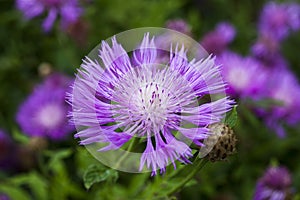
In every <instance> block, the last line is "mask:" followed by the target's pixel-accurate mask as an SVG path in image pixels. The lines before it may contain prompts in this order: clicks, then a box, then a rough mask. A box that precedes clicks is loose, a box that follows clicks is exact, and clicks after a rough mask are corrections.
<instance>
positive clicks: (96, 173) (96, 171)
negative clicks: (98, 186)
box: [83, 165, 119, 189]
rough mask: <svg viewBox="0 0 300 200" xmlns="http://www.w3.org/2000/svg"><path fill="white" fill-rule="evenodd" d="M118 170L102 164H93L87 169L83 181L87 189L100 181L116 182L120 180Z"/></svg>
mask: <svg viewBox="0 0 300 200" xmlns="http://www.w3.org/2000/svg"><path fill="white" fill-rule="evenodd" d="M118 177H119V175H118V172H117V171H116V170H113V169H107V168H105V167H103V166H102V165H91V166H89V167H88V169H87V170H86V172H85V174H84V176H83V181H84V186H85V188H86V189H90V188H91V187H92V185H94V184H95V183H100V182H104V181H107V182H112V183H114V182H116V181H117V180H118Z"/></svg>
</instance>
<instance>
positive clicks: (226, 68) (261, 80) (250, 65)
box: [218, 52, 267, 99]
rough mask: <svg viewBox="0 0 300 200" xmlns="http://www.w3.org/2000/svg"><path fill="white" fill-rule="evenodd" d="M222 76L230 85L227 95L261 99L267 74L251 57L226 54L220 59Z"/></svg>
mask: <svg viewBox="0 0 300 200" xmlns="http://www.w3.org/2000/svg"><path fill="white" fill-rule="evenodd" d="M218 62H219V63H220V64H222V74H223V77H224V79H225V81H226V82H227V83H228V88H227V93H228V94H230V95H232V96H239V97H251V98H254V99H256V98H260V97H261V96H262V92H263V90H262V89H263V88H264V87H263V86H264V84H265V81H266V77H267V73H266V71H265V70H264V69H263V68H262V67H261V66H260V64H259V63H258V62H256V61H255V60H254V59H252V58H250V57H242V56H240V55H238V54H235V53H231V52H225V53H223V54H222V55H221V56H220V57H219V58H218Z"/></svg>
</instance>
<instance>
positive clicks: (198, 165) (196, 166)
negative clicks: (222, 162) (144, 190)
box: [167, 159, 208, 196]
mask: <svg viewBox="0 0 300 200" xmlns="http://www.w3.org/2000/svg"><path fill="white" fill-rule="evenodd" d="M207 162H208V160H207V159H201V160H196V161H195V163H194V164H193V169H192V171H191V172H190V173H188V175H187V176H186V177H185V178H184V179H183V180H182V181H180V183H178V184H177V185H176V186H175V187H173V188H172V189H171V190H169V191H168V192H167V196H170V195H172V194H173V193H175V192H177V191H179V190H180V189H181V188H183V187H184V185H185V184H187V183H188V182H189V181H190V180H191V179H192V178H193V177H194V176H195V175H196V173H197V172H199V171H200V170H201V169H202V168H203V167H204V166H205V164H206V163H207Z"/></svg>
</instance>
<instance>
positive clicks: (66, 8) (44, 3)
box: [16, 0, 82, 32]
mask: <svg viewBox="0 0 300 200" xmlns="http://www.w3.org/2000/svg"><path fill="white" fill-rule="evenodd" d="M16 6H17V8H18V9H19V10H20V11H22V12H23V14H24V17H25V18H26V19H32V18H34V17H37V16H40V15H42V14H43V13H45V12H46V13H47V17H46V19H45V20H44V21H43V24H42V27H43V29H44V31H45V32H48V31H50V30H51V28H52V26H53V24H54V22H55V20H56V19H57V18H58V16H59V17H60V18H61V26H62V28H63V29H65V28H66V27H67V26H68V25H70V24H72V23H75V22H76V21H77V20H78V18H79V17H80V16H81V14H82V8H81V7H80V6H79V3H78V1H77V0H17V1H16Z"/></svg>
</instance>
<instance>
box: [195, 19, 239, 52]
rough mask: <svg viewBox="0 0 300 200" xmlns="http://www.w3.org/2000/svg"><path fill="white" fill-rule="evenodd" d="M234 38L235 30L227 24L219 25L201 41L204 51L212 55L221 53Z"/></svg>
mask: <svg viewBox="0 0 300 200" xmlns="http://www.w3.org/2000/svg"><path fill="white" fill-rule="evenodd" d="M234 37H235V28H234V27H233V25H231V24H230V23H227V22H222V23H219V24H218V25H217V26H216V28H215V29H214V30H213V31H211V32H208V33H207V34H206V35H204V37H203V38H202V40H201V42H200V43H201V45H202V46H203V47H204V49H205V50H206V51H208V52H209V53H213V54H220V53H222V52H223V51H224V50H225V49H226V48H227V46H228V45H229V44H230V43H231V42H232V40H233V39H234Z"/></svg>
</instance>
